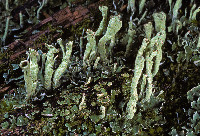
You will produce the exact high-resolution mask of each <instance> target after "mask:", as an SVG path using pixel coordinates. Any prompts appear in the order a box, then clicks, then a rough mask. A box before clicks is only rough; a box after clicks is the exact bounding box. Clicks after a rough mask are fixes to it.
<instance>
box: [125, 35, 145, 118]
mask: <svg viewBox="0 0 200 136" xmlns="http://www.w3.org/2000/svg"><path fill="white" fill-rule="evenodd" d="M147 44H148V39H143V42H142V45H141V47H140V49H139V51H138V54H137V57H136V59H135V69H134V77H133V78H132V83H131V96H130V99H129V102H128V104H127V108H126V111H127V118H128V119H132V118H133V116H134V114H135V112H136V105H137V101H138V94H137V85H138V81H139V79H140V76H141V74H142V70H143V68H144V61H145V59H144V57H143V56H142V55H143V52H144V51H145V48H146V47H147Z"/></svg>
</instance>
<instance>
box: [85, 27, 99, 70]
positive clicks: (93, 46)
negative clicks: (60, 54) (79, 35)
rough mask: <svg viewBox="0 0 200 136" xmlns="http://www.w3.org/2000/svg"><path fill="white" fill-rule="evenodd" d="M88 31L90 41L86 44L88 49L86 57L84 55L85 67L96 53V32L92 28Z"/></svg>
mask: <svg viewBox="0 0 200 136" xmlns="http://www.w3.org/2000/svg"><path fill="white" fill-rule="evenodd" d="M86 33H87V40H88V43H87V45H86V49H85V52H84V57H83V66H84V67H85V66H86V63H87V62H91V61H92V60H93V59H94V57H95V55H96V39H95V33H94V32H93V31H92V30H90V29H88V30H87V32H86ZM88 59H89V60H88Z"/></svg>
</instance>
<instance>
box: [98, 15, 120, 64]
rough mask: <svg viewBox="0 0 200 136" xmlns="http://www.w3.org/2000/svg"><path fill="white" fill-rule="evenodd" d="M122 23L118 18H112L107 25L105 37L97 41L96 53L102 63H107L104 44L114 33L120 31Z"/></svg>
mask: <svg viewBox="0 0 200 136" xmlns="http://www.w3.org/2000/svg"><path fill="white" fill-rule="evenodd" d="M121 27H122V21H120V17H119V16H113V17H112V18H111V19H110V21H109V24H108V27H107V31H106V33H105V35H104V36H103V37H102V38H101V39H100V40H99V44H98V52H99V54H100V58H101V60H102V61H103V62H105V63H108V59H107V53H106V47H105V45H106V42H108V41H110V40H111V39H112V38H113V37H114V36H115V35H116V33H117V32H118V31H119V30H120V29H121Z"/></svg>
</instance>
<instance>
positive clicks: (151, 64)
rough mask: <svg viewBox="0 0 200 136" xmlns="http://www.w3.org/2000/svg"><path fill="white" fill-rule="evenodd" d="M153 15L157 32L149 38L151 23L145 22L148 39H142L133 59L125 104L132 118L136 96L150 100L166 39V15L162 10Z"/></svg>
mask: <svg viewBox="0 0 200 136" xmlns="http://www.w3.org/2000/svg"><path fill="white" fill-rule="evenodd" d="M153 17H154V20H155V27H156V30H157V31H158V33H157V34H156V36H154V37H153V38H152V39H151V40H150V37H151V32H152V27H151V23H149V24H145V31H146V32H145V33H146V37H148V38H149V39H147V38H144V39H143V42H142V45H141V48H140V49H139V51H138V54H137V57H136V60H135V69H134V77H133V78H132V83H131V91H130V93H131V96H130V99H129V102H128V104H127V118H128V119H132V118H133V117H134V114H135V112H136V105H137V101H138V98H141V99H142V101H143V102H145V101H146V102H149V101H150V98H151V95H152V89H153V77H154V76H155V75H156V74H157V72H158V70H159V66H160V61H161V59H162V49H161V47H162V45H163V44H164V42H165V39H166V32H165V21H166V15H165V14H164V13H163V12H160V13H155V14H153ZM161 21H162V22H161ZM154 58H155V59H154ZM145 62H146V63H145ZM144 63H145V64H146V65H145V64H144ZM144 66H145V67H146V70H145V72H146V74H142V73H143V72H142V71H143V69H144ZM142 75H143V78H142V80H143V81H142V83H141V87H140V90H141V92H140V96H138V93H137V89H138V88H137V86H138V83H139V79H140V77H141V76H142ZM146 80H147V81H146ZM145 86H146V92H145V93H146V97H145V98H144V96H143V95H144V90H145Z"/></svg>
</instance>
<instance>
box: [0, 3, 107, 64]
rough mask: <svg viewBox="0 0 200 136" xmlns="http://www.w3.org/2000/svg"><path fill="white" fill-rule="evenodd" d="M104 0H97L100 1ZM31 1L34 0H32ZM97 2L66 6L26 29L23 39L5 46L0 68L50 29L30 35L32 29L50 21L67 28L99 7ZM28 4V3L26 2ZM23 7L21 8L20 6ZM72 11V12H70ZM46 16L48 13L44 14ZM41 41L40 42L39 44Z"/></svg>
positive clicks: (56, 36)
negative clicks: (4, 57)
mask: <svg viewBox="0 0 200 136" xmlns="http://www.w3.org/2000/svg"><path fill="white" fill-rule="evenodd" d="M102 1H104V0H99V2H102ZM31 2H34V0H32V1H31ZM99 2H97V3H93V4H90V5H88V6H87V7H83V6H81V5H79V6H77V7H75V8H74V9H70V8H69V7H66V8H64V9H62V10H60V11H58V12H56V13H55V14H53V15H52V16H50V17H48V18H46V19H44V20H43V21H41V22H39V23H38V24H37V25H35V26H33V27H30V28H28V29H27V33H26V34H25V35H24V39H23V40H16V41H14V42H13V43H11V44H9V45H8V46H7V48H8V49H7V50H5V52H6V54H9V56H8V57H9V58H6V59H2V60H0V68H2V67H5V66H6V65H7V64H8V63H12V61H14V60H15V59H17V58H19V57H20V56H21V55H22V54H24V53H25V52H26V50H28V48H30V47H31V48H34V46H33V44H34V41H37V40H38V39H39V38H40V37H41V36H42V35H48V34H51V31H50V30H49V29H48V28H47V29H46V30H44V31H40V32H39V33H36V34H34V35H32V32H33V31H34V30H39V29H40V28H41V27H42V26H44V25H46V24H47V23H52V26H53V27H54V26H63V28H67V27H69V26H71V25H75V24H77V23H79V22H81V21H82V20H83V19H85V18H88V17H89V16H91V15H90V11H91V10H96V9H98V7H99ZM27 5H29V4H27ZM21 9H23V8H21ZM72 11H73V12H72ZM46 16H48V15H46ZM58 36H59V34H55V35H53V38H58ZM42 45H43V43H41V46H42Z"/></svg>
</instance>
